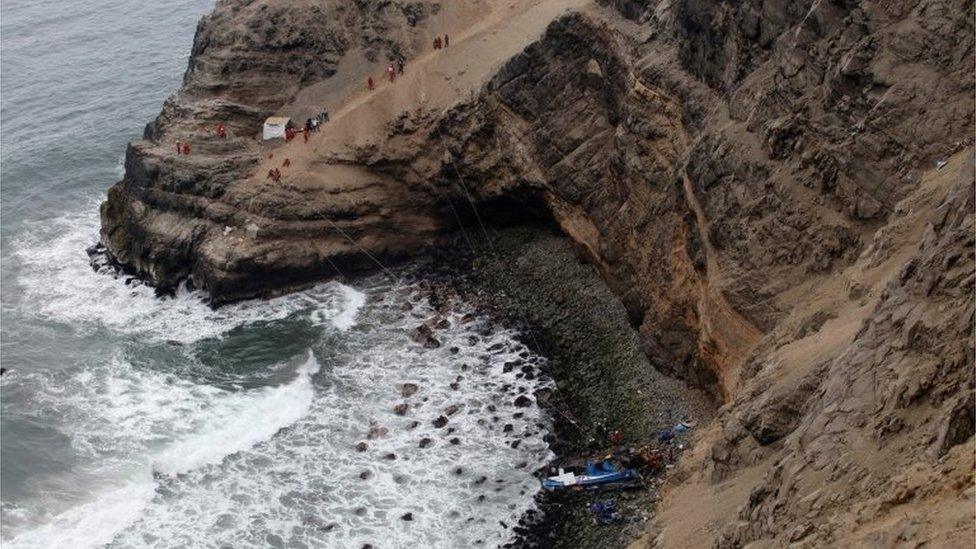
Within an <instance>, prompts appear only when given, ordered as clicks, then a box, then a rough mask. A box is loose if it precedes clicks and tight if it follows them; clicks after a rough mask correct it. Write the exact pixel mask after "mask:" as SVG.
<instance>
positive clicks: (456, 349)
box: [448, 347, 461, 355]
mask: <svg viewBox="0 0 976 549" xmlns="http://www.w3.org/2000/svg"><path fill="white" fill-rule="evenodd" d="M448 351H450V353H451V354H452V355H456V354H458V353H459V352H461V349H458V348H457V347H451V348H450V349H448Z"/></svg>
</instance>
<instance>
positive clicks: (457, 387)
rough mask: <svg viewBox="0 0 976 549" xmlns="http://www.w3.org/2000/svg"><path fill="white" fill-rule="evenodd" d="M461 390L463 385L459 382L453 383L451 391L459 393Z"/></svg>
mask: <svg viewBox="0 0 976 549" xmlns="http://www.w3.org/2000/svg"><path fill="white" fill-rule="evenodd" d="M460 388H461V384H460V383H458V382H457V381H455V382H452V383H451V389H453V390H455V391H457V390H458V389H460Z"/></svg>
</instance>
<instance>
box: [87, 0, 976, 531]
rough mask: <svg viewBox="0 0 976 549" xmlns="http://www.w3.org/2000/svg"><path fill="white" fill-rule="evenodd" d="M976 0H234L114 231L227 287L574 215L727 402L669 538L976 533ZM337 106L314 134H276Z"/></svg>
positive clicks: (262, 287)
mask: <svg viewBox="0 0 976 549" xmlns="http://www.w3.org/2000/svg"><path fill="white" fill-rule="evenodd" d="M567 9H568V10H569V13H566V12H565V11H564V10H567ZM972 12H973V4H972V2H966V1H961V2H945V1H937V0H927V1H926V0H922V1H917V2H911V1H899V0H895V1H891V2H881V3H869V2H841V1H837V2H825V1H810V2H777V1H765V2H761V1H758V0H750V1H746V2H740V3H727V2H716V3H700V2H691V1H690V0H687V1H672V2H655V1H652V0H604V1H601V2H598V3H590V2H586V1H583V0H580V1H575V2H574V1H568V0H551V1H545V0H537V1H533V2H525V3H519V4H503V3H501V2H498V3H495V2H488V1H482V2H472V3H471V5H470V6H462V7H458V6H448V5H446V4H445V5H444V6H443V7H442V6H439V5H437V4H435V3H430V2H414V3H405V2H404V3H401V2H396V1H394V2H370V1H357V2H322V3H320V4H315V3H307V2H299V1H297V0H296V1H294V2H288V3H284V4H282V3H274V4H272V3H270V2H267V3H265V2H260V1H257V2H220V3H219V4H218V6H217V8H216V9H215V11H214V13H213V14H212V15H210V16H208V17H207V18H205V19H204V21H203V22H201V25H200V27H199V28H198V33H197V39H196V40H195V44H194V50H193V55H192V57H191V61H190V67H189V69H188V71H187V75H186V77H185V81H184V86H183V88H182V89H181V90H180V91H179V92H178V93H177V94H176V95H175V96H174V97H173V98H171V99H170V100H169V101H167V103H166V105H165V106H164V109H163V112H162V113H161V114H160V116H159V117H158V118H157V120H156V121H155V122H154V123H153V124H151V125H150V126H149V127H148V128H147V131H146V135H145V138H144V139H143V140H140V141H137V142H135V143H133V144H132V145H131V146H130V148H129V151H128V153H127V161H126V176H125V178H124V179H123V181H122V182H120V183H118V184H116V185H115V186H114V187H113V188H112V189H111V190H110V191H109V197H108V200H107V201H106V202H105V204H104V205H103V207H102V219H103V230H102V242H103V244H104V245H105V246H106V247H107V249H108V251H109V253H111V254H112V255H113V256H114V257H115V258H116V259H117V260H118V261H119V262H121V263H123V264H126V265H128V266H129V267H131V268H133V269H135V270H137V271H140V272H142V273H143V274H144V275H145V276H146V277H147V278H148V279H149V280H150V281H152V282H153V283H155V284H158V285H161V286H172V285H174V284H177V283H179V282H180V281H181V280H183V279H187V278H189V279H191V280H192V281H193V282H194V283H195V284H196V285H197V286H199V287H203V288H205V289H206V290H208V291H209V292H210V293H211V295H212V296H213V298H214V300H215V301H216V302H222V301H225V300H231V299H239V298H242V297H250V296H255V295H267V294H269V293H271V292H273V291H277V290H279V289H284V288H288V287H292V286H295V285H300V284H305V283H308V282H311V281H315V280H320V279H322V278H325V277H330V276H335V275H337V274H345V273H348V272H350V271H353V270H359V269H367V268H378V267H377V265H378V263H385V262H387V261H389V260H392V259H395V258H398V257H404V256H410V255H414V254H418V253H421V252H422V251H423V250H425V249H427V248H429V247H431V246H434V245H437V244H440V243H443V242H444V241H445V240H446V239H448V238H450V237H451V236H452V235H454V234H457V232H458V231H464V235H465V237H466V238H469V237H470V236H469V235H475V237H476V238H478V236H477V235H482V236H487V235H488V234H490V232H491V231H492V230H493V229H492V227H493V226H494V224H496V223H506V224H511V223H519V222H520V221H524V220H527V219H532V220H535V219H539V218H546V219H548V220H551V221H552V222H553V223H554V224H555V225H556V226H557V227H558V228H559V230H560V231H561V232H562V233H563V234H564V235H566V236H567V237H569V238H570V239H571V240H572V241H574V242H575V243H576V245H577V248H578V250H579V253H580V254H581V256H582V257H584V258H585V259H586V260H587V261H588V262H590V263H592V264H593V265H595V266H596V268H597V269H598V271H599V273H600V275H601V277H602V278H603V280H604V281H605V282H606V284H607V285H608V287H609V288H610V289H611V290H612V291H613V293H614V294H615V295H616V296H617V298H618V299H619V300H620V301H621V302H622V304H623V306H624V309H625V311H626V315H627V317H628V319H629V322H630V324H631V326H632V327H633V329H634V330H635V331H636V332H637V333H638V334H639V336H640V341H641V344H642V345H643V348H644V352H645V354H646V355H647V357H648V358H649V360H650V363H651V364H653V365H654V367H656V368H657V369H658V370H660V371H662V372H665V373H667V374H669V375H672V376H676V377H680V378H683V379H685V380H687V381H688V382H689V383H691V384H693V385H695V386H698V387H701V388H704V389H706V390H708V391H710V392H711V393H712V394H713V396H714V397H715V399H716V400H717V401H718V402H720V403H724V404H725V406H724V407H723V409H722V411H721V413H720V414H719V416H718V418H717V419H716V420H715V421H714V422H712V424H711V425H710V426H709V427H708V428H706V429H702V434H701V435H700V437H701V444H699V445H698V448H699V451H698V452H696V454H695V455H694V456H693V457H692V459H689V460H686V463H685V465H684V466H683V471H682V472H681V474H680V475H678V476H677V477H676V478H678V479H681V480H684V482H682V483H680V484H679V483H675V485H674V486H673V487H672V488H671V489H670V490H669V492H668V494H667V497H666V500H665V505H664V506H663V509H662V512H661V513H660V515H659V517H658V519H657V522H656V525H655V528H654V529H653V533H652V535H649V536H648V538H647V540H648V542H649V543H656V544H658V545H662V546H664V545H674V546H689V545H695V546H698V545H703V544H715V545H718V546H742V545H745V544H748V543H750V542H753V541H764V542H767V543H770V544H773V545H783V544H787V543H800V544H807V545H825V544H849V543H866V544H894V543H896V542H899V541H914V542H918V543H925V542H928V543H936V544H952V543H958V542H959V541H961V540H965V539H966V538H967V537H968V538H969V539H970V540H971V539H972V535H973V531H972V526H973V515H972V505H973V495H974V494H973V490H972V476H973V467H974V465H973V452H972V442H973V437H972V435H973V432H974V430H976V420H974V414H976V411H974V403H973V396H972V395H973V389H974V387H973V382H972V373H973V366H974V353H973V340H972V326H973V305H972V303H973V277H974V274H973V273H974V270H976V268H974V258H973V245H974V239H973V230H974V229H973V207H974V206H973V184H974V176H973V165H972V158H973V152H972V149H971V148H970V145H971V142H972V141H971V137H972V133H973V127H974V126H973V123H974V121H973V116H974V114H973V94H974V74H973V63H972V59H973V53H974V52H973V44H974V37H973V23H972V18H971V17H970V15H971V13H972ZM442 29H443V30H448V29H449V30H450V32H451V36H452V43H451V46H450V48H448V49H445V50H437V51H429V49H428V48H427V43H428V38H429V37H430V35H432V34H436V33H439V32H441V30H442ZM401 57H402V58H404V59H407V68H406V74H405V75H403V76H401V77H400V78H399V79H398V80H397V82H395V83H390V84H383V85H381V86H380V88H379V89H378V90H376V91H374V92H365V91H364V90H362V89H361V88H362V84H361V82H362V80H363V79H364V78H365V75H367V74H374V75H375V77H376V78H377V79H379V75H380V74H381V73H380V70H381V69H382V67H383V66H385V62H386V59H387V58H401ZM323 101H331V102H333V105H335V108H334V114H333V120H332V121H331V122H330V123H329V124H327V125H326V126H325V128H324V129H323V131H322V132H320V134H314V135H313V136H312V139H311V140H310V142H309V143H307V144H305V143H302V142H299V143H290V144H284V145H268V144H265V143H260V142H258V141H257V140H256V139H255V138H254V136H255V135H256V134H257V132H258V131H259V126H260V121H261V120H262V119H263V117H264V116H266V115H268V114H271V113H279V114H282V113H283V114H289V115H291V116H295V117H297V118H299V119H301V118H302V117H303V116H308V115H311V114H313V112H315V110H316V109H317V107H318V105H319V104H320V103H322V102H323ZM330 106H331V105H330ZM218 122H222V123H225V124H227V125H228V127H229V128H230V129H231V134H232V135H231V138H229V139H226V140H222V139H218V138H217V137H216V136H214V135H212V134H211V133H208V131H209V129H210V128H211V127H212V126H214V125H215V124H216V123H218ZM177 139H184V140H186V139H189V140H190V141H191V142H192V144H193V147H194V152H193V153H191V155H189V156H184V155H179V156H178V155H176V154H175V141H176V140H177ZM284 158H287V159H288V167H287V168H286V167H282V168H281V169H282V171H283V172H284V177H283V179H282V181H281V182H280V183H275V182H271V181H268V180H267V179H265V178H264V173H265V172H266V171H267V170H268V169H271V168H272V167H278V166H281V164H282V161H283V159H284ZM248 227H250V230H248ZM691 509H694V510H695V511H696V512H695V513H690V514H689V512H688V511H689V510H691ZM689 515H691V516H692V518H689Z"/></svg>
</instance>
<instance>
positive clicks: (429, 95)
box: [239, 0, 593, 194]
mask: <svg viewBox="0 0 976 549" xmlns="http://www.w3.org/2000/svg"><path fill="white" fill-rule="evenodd" d="M592 3H593V2H592V0H535V1H514V0H504V1H484V2H476V3H473V4H475V5H476V6H479V7H481V8H482V9H481V10H480V13H481V15H480V17H478V18H475V19H468V20H467V21H462V20H460V19H463V18H464V17H462V16H461V15H459V14H462V15H465V16H470V15H472V13H471V12H472V10H470V9H468V10H455V11H454V12H453V14H454V16H453V17H450V15H451V14H448V16H446V17H443V18H442V20H441V21H438V22H437V23H438V24H439V25H440V24H443V27H444V29H445V30H446V31H448V32H449V33H450V37H451V41H450V46H449V47H448V48H443V49H440V50H434V49H432V47H431V46H430V45H429V44H428V45H427V46H426V48H427V50H426V51H425V52H424V53H422V54H421V55H419V56H418V57H416V58H414V59H412V60H410V61H409V62H408V63H407V65H406V67H405V71H404V74H403V75H399V76H398V77H397V78H396V80H395V82H389V81H388V79H387V77H386V71H385V63H376V64H367V63H362V64H360V65H359V66H358V67H356V69H358V70H359V71H363V72H362V74H360V75H359V78H358V79H357V78H354V77H352V76H350V75H351V73H354V72H358V71H357V70H352V71H349V72H347V73H346V74H345V75H344V76H345V78H344V82H343V83H342V84H339V85H340V86H342V87H343V88H345V89H348V88H349V87H350V85H351V84H350V83H352V82H355V81H356V80H358V82H359V86H358V88H359V89H358V91H357V92H355V93H353V94H352V95H350V96H348V97H346V98H345V100H344V101H343V102H342V103H340V105H339V107H338V108H337V109H335V110H334V112H332V114H331V120H330V121H329V122H328V123H326V124H324V125H323V127H322V129H321V131H319V132H318V133H315V134H312V136H311V137H310V139H309V141H308V143H305V142H304V139H303V137H302V136H301V135H299V136H298V137H296V138H295V139H294V140H293V141H292V142H290V143H284V144H282V145H280V146H278V147H276V148H274V149H273V150H272V151H270V154H273V157H271V158H269V157H268V156H269V155H268V154H266V155H265V157H264V158H263V160H262V163H261V164H260V166H259V167H258V169H257V171H256V172H255V173H254V175H253V176H252V177H251V178H250V179H248V180H246V181H244V182H242V183H241V186H242V187H243V188H242V189H239V190H245V189H246V190H247V191H250V193H253V192H254V191H256V190H257V189H255V188H254V187H255V186H256V187H258V188H261V187H266V186H270V185H274V184H273V183H272V182H270V181H267V180H266V177H265V176H266V174H267V172H268V170H270V169H272V168H279V169H281V171H282V176H283V177H282V183H286V182H287V184H289V185H290V186H292V187H296V188H299V189H301V190H303V191H314V190H322V191H330V192H335V191H349V190H353V189H357V188H362V187H364V186H369V185H382V186H387V185H390V184H395V182H391V181H388V180H387V179H386V178H383V177H380V176H378V175H376V174H372V173H371V172H370V171H369V170H365V169H361V170H349V169H348V168H346V167H344V166H343V164H345V163H346V161H347V160H348V159H349V157H350V153H351V152H352V151H353V150H354V149H355V148H358V147H363V146H367V145H369V144H371V143H376V142H377V141H378V140H381V139H384V138H385V136H386V135H387V128H388V124H389V123H390V122H391V121H392V120H394V119H395V118H396V117H397V116H398V115H400V114H401V113H404V112H409V111H414V110H418V109H420V110H425V111H440V110H444V109H447V108H449V107H450V106H452V105H454V104H455V103H456V102H457V101H458V100H460V99H462V98H464V97H466V96H467V95H469V94H473V93H475V92H476V91H477V90H478V89H479V88H480V87H481V86H482V85H483V84H484V82H486V81H487V80H488V79H489V78H490V77H491V76H492V75H494V74H495V73H496V72H497V70H498V69H499V68H500V67H501V65H502V64H503V63H504V62H505V61H507V60H508V59H510V58H511V57H513V56H514V55H516V54H517V53H519V52H520V51H521V50H522V49H524V48H525V46H527V45H528V44H530V43H531V42H533V41H535V40H536V39H538V38H539V37H540V36H541V35H542V33H543V32H544V31H545V29H546V27H547V26H548V24H549V23H550V22H551V21H553V20H554V19H555V18H557V17H558V16H559V15H561V14H562V13H564V12H570V11H576V10H582V9H585V8H587V7H589V6H590V5H592ZM340 71H341V69H340ZM367 75H372V76H373V79H374V81H375V82H376V89H375V90H373V91H367V90H366V89H365V79H366V76H367ZM326 82H328V81H326ZM315 86H321V87H322V89H321V91H320V93H321V95H319V94H315V95H319V97H321V98H325V97H328V95H330V94H331V95H334V94H335V91H334V90H335V88H331V90H332V91H331V92H330V91H329V88H328V87H327V86H325V85H324V84H322V83H320V84H316V85H315ZM353 89H355V87H353ZM310 95H311V94H304V95H303V94H299V98H300V100H301V103H302V104H303V105H310V104H315V98H314V97H310ZM319 104H321V103H319ZM301 107H302V106H301V105H290V106H287V107H285V108H283V109H282V112H289V111H297V110H298V109H299V108H301ZM306 110H307V108H306ZM286 158H287V159H289V161H290V166H289V167H286V168H282V167H281V165H282V163H283V162H284V159H286ZM250 193H249V194H250Z"/></svg>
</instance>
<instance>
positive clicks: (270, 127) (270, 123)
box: [263, 116, 291, 139]
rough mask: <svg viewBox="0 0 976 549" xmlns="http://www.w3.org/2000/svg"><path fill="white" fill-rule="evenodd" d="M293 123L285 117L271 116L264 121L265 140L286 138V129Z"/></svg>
mask: <svg viewBox="0 0 976 549" xmlns="http://www.w3.org/2000/svg"><path fill="white" fill-rule="evenodd" d="M290 123H291V118H288V117H285V116H269V117H268V119H267V120H265V121H264V134H263V135H264V139H276V138H279V137H280V138H282V139H284V138H285V128H287V127H288V124H290Z"/></svg>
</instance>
